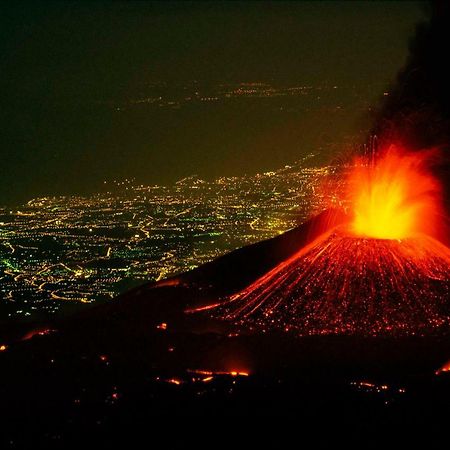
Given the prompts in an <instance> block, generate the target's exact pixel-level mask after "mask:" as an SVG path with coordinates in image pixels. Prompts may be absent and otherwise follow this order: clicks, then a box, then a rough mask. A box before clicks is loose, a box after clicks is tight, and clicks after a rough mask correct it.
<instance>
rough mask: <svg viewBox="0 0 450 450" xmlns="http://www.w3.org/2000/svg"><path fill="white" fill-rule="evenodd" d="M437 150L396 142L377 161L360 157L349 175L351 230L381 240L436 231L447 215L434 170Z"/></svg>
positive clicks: (432, 233)
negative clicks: (408, 148)
mask: <svg viewBox="0 0 450 450" xmlns="http://www.w3.org/2000/svg"><path fill="white" fill-rule="evenodd" d="M434 155H435V152H433V151H424V152H417V153H410V154H408V153H405V152H404V151H401V150H400V149H399V147H396V146H391V147H390V148H388V149H387V150H386V151H385V153H384V154H383V155H382V157H381V158H380V159H379V160H378V161H377V162H376V163H375V164H371V165H369V164H365V161H364V160H363V159H357V160H356V161H355V164H354V166H353V169H352V171H351V172H350V176H349V180H348V197H349V201H350V205H351V210H352V213H353V216H354V218H353V224H352V231H353V232H354V233H355V234H356V235H358V236H366V237H370V238H377V239H405V238H409V237H411V236H413V235H416V234H417V233H424V234H428V235H435V234H436V233H437V228H438V227H437V225H438V221H439V219H440V218H442V217H443V214H442V208H441V206H440V204H441V200H440V197H441V188H440V184H439V183H438V181H437V180H436V179H435V178H434V177H433V176H432V175H431V173H430V171H429V164H430V161H432V159H433V156H434Z"/></svg>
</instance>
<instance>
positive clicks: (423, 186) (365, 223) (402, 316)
mask: <svg viewBox="0 0 450 450" xmlns="http://www.w3.org/2000/svg"><path fill="white" fill-rule="evenodd" d="M432 157H433V152H428V151H425V152H416V153H410V154H409V153H407V152H404V151H401V150H400V149H399V147H395V146H391V147H390V148H388V149H387V150H386V151H384V152H383V153H382V154H381V156H379V158H378V159H377V160H376V161H375V162H374V163H370V164H369V163H367V162H366V161H365V160H364V159H356V160H355V161H354V164H353V165H352V168H351V170H350V173H349V176H348V180H347V191H348V192H347V198H346V199H345V201H346V203H347V205H349V210H350V212H349V214H348V216H349V221H348V223H345V224H340V225H338V226H336V227H334V228H332V229H329V230H328V231H327V232H326V233H324V234H322V235H321V236H320V237H319V238H317V239H316V240H315V241H313V242H312V243H310V244H309V245H307V246H306V247H304V248H302V249H300V250H299V251H298V252H297V253H296V254H295V255H294V256H292V257H291V258H289V259H288V260H286V261H284V262H282V263H281V264H279V265H278V266H276V267H275V268H274V269H272V270H271V271H270V272H268V273H267V274H266V275H264V276H262V277H261V278H259V279H258V280H256V281H255V282H253V283H252V284H251V285H250V286H248V287H247V288H245V289H243V290H242V291H240V292H238V293H237V294H235V295H233V296H232V297H230V298H227V299H226V300H225V301H223V302H222V303H220V304H219V306H217V307H214V308H212V309H210V310H209V311H208V313H209V314H210V315H211V316H212V317H215V318H220V319H223V320H227V321H231V322H232V323H233V324H234V325H236V326H237V327H238V328H240V329H244V330H245V329H247V330H248V329H256V330H260V331H266V330H271V329H275V330H277V329H278V330H282V331H293V332H296V333H298V334H300V335H312V334H358V335H371V336H376V335H415V334H419V335H421V334H429V333H436V332H438V331H442V330H448V329H450V328H449V325H450V307H449V301H448V297H449V295H448V294H449V290H450V289H449V288H450V249H449V248H448V247H447V246H446V245H444V244H443V243H441V242H440V241H439V240H438V234H437V230H438V229H439V227H438V225H439V223H438V222H439V220H442V219H443V217H444V216H443V213H442V209H441V207H440V184H439V182H438V181H437V180H436V179H435V178H434V177H433V176H432V175H431V171H430V170H429V162H430V159H432Z"/></svg>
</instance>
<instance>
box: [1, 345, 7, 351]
mask: <svg viewBox="0 0 450 450" xmlns="http://www.w3.org/2000/svg"><path fill="white" fill-rule="evenodd" d="M7 348H8V347H7V346H6V345H0V352H4V351H5V350H6V349H7Z"/></svg>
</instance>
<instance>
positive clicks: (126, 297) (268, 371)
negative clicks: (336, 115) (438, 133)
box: [0, 212, 450, 448]
mask: <svg viewBox="0 0 450 450" xmlns="http://www.w3.org/2000/svg"><path fill="white" fill-rule="evenodd" d="M335 218H336V216H335V214H334V213H332V212H326V213H323V214H322V215H321V216H319V217H316V218H314V219H312V220H310V221H308V222H306V223H305V224H303V225H300V226H299V227H298V228H295V229H293V230H290V231H288V232H287V233H285V234H283V235H280V236H277V237H275V238H273V239H270V240H267V241H263V242H260V243H257V244H254V245H250V246H248V247H244V248H242V249H239V250H236V251H234V252H231V253H229V254H228V255H225V256H223V257H221V258H219V259H217V260H215V261H212V262H211V263H208V264H206V265H204V266H201V267H199V268H197V269H194V270H193V271H190V272H188V273H185V274H181V275H179V276H176V277H173V278H171V279H168V280H164V281H161V282H158V283H149V284H146V285H143V286H141V287H139V288H136V289H133V290H131V291H129V292H127V293H125V294H123V295H121V296H119V297H118V298H117V299H115V300H114V301H110V302H108V303H106V304H103V305H99V306H97V307H94V308H89V309H86V310H85V311H82V312H80V313H78V314H75V315H73V316H71V317H67V318H65V319H59V320H54V321H53V322H51V323H47V324H34V325H32V326H31V328H32V329H31V330H30V329H23V328H20V329H16V330H12V331H11V330H10V332H9V333H7V330H6V329H4V330H2V332H3V335H4V337H3V338H2V340H1V341H0V342H1V343H2V344H3V346H4V347H3V351H1V352H0V371H1V373H2V383H1V386H0V396H1V398H2V402H1V404H0V418H2V423H3V424H4V430H5V431H6V432H5V438H6V439H7V440H6V442H8V443H9V442H17V443H24V444H27V445H28V446H29V447H31V445H29V444H33V446H35V444H36V443H37V442H38V443H40V444H46V445H41V446H42V447H43V448H44V447H45V448H50V447H49V446H48V445H47V444H48V443H49V442H50V443H51V442H54V436H58V439H59V442H63V443H64V444H66V443H71V442H73V436H75V435H77V436H81V437H82V438H83V439H86V438H87V437H89V439H92V437H94V438H96V439H99V440H100V441H101V442H102V443H103V442H104V441H105V439H107V440H110V441H115V440H116V438H117V436H118V437H122V438H123V437H125V438H126V439H129V435H130V430H135V428H136V424H142V425H140V426H138V430H139V429H140V431H139V432H140V433H142V434H143V435H144V436H147V435H148V430H149V424H153V428H152V433H154V432H155V431H156V432H158V430H163V428H160V426H161V425H164V424H166V425H167V424H169V426H170V432H167V433H166V432H164V439H166V440H167V439H172V437H171V436H172V435H174V434H176V433H173V430H174V425H173V424H174V418H176V417H177V416H178V417H188V416H197V415H198V416H201V417H203V419H202V424H203V425H204V420H205V417H207V418H208V417H210V416H211V417H213V418H214V419H213V420H214V421H216V422H215V423H219V424H222V423H224V422H223V420H222V419H221V420H218V421H217V418H219V417H220V416H224V417H242V416H247V415H250V416H255V417H257V416H258V415H259V417H265V415H266V414H269V415H281V416H283V417H284V416H286V417H291V418H295V423H296V426H293V427H290V429H292V430H295V431H296V432H297V429H298V423H302V424H304V429H307V428H308V426H309V424H310V423H319V422H320V423H324V421H325V423H329V424H335V423H336V418H337V417H338V418H339V417H346V419H345V420H347V419H348V420H349V421H350V422H346V421H345V420H344V424H343V429H346V427H347V426H348V423H351V424H352V426H353V427H354V428H355V427H356V426H359V427H360V428H361V427H363V426H365V424H366V423H367V420H369V421H371V423H376V424H382V423H384V422H383V421H384V420H385V418H386V414H387V410H386V403H385V402H390V401H395V402H394V405H395V409H392V410H390V412H389V411H388V414H390V416H389V417H390V419H389V420H390V421H391V422H392V424H394V425H395V426H396V427H397V426H398V427H399V428H404V427H405V426H406V425H408V426H409V425H410V424H411V423H412V422H413V421H414V420H415V417H420V418H422V412H423V411H424V410H426V411H432V412H433V414H432V415H430V418H429V423H430V424H432V425H433V427H434V426H435V425H436V423H439V421H440V420H441V421H443V420H446V419H447V417H448V401H447V400H448V395H449V393H450V379H449V378H448V377H447V376H446V372H442V374H440V375H435V372H436V370H438V369H440V368H441V367H443V365H444V364H445V363H446V361H448V359H449V355H450V340H449V335H448V334H447V333H444V330H446V325H447V324H448V307H447V305H446V301H447V299H448V278H449V277H448V275H449V273H448V267H449V265H448V249H447V248H446V247H445V246H443V245H442V244H440V243H439V242H437V241H435V240H434V239H432V238H429V237H425V236H418V237H417V238H414V239H410V240H406V241H401V242H399V241H391V240H376V239H365V238H357V237H355V236H350V235H348V234H347V233H346V232H345V228H344V229H343V228H334V229H333V231H332V232H328V233H325V234H324V233H323V227H325V228H328V226H327V223H329V222H333V223H334V221H335ZM217 303H219V305H218V306H213V305H217ZM199 310H200V311H201V312H197V313H187V311H199ZM269 311H272V312H269ZM390 327H391V328H390ZM286 328H287V331H288V332H285V331H286ZM280 330H281V332H280ZM13 331H14V332H13ZM374 335H376V336H374ZM418 374H419V376H418ZM436 378H437V379H438V380H437V381H438V382H439V384H436V380H435V379H436ZM368 381H369V382H368ZM377 383H378V384H377ZM37 386H38V387H39V388H38V389H37V388H36V387H37ZM378 386H381V387H378ZM431 387H433V389H434V390H433V389H431ZM361 389H362V391H361V392H360V390H361ZM366 389H371V390H373V392H372V391H371V392H370V393H369V394H368V393H367V392H365V390H366ZM378 396H381V397H378ZM411 405H412V406H411ZM324 411H325V412H327V413H328V416H327V417H325V418H324ZM360 411H365V415H361V413H360ZM36 412H38V413H36ZM211 414H212V415H211ZM158 421H159V422H158ZM182 421H184V419H182ZM355 424H356V425H355ZM344 425H345V426H344ZM377 427H378V428H379V429H383V428H382V427H381V425H380V426H378V425H377ZM24 429H25V430H27V433H24V432H23V430H24ZM194 429H195V431H196V433H195V439H197V438H198V434H197V427H195V428H194ZM361 429H362V428H361ZM362 434H363V435H364V433H363V432H362ZM274 435H276V438H277V442H278V440H279V436H283V435H284V434H283V433H278V432H276V433H275V434H274ZM181 436H182V439H183V446H181V447H180V448H184V447H185V435H184V434H181ZM261 436H262V437H263V438H264V439H265V437H266V435H265V434H263V435H261ZM287 436H289V438H292V435H287ZM286 439H288V438H287V437H286ZM332 439H333V445H334V435H333V436H332ZM252 442H254V437H253V436H252ZM290 442H292V440H290ZM5 448H6V445H5ZM174 448H176V447H174Z"/></svg>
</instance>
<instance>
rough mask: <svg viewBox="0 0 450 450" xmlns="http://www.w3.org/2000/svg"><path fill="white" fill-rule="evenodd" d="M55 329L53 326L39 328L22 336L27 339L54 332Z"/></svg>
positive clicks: (24, 339)
mask: <svg viewBox="0 0 450 450" xmlns="http://www.w3.org/2000/svg"><path fill="white" fill-rule="evenodd" d="M54 331H56V330H52V329H51V328H38V329H36V330H31V331H29V332H28V333H27V334H26V335H25V336H24V337H23V338H22V341H27V340H28V339H32V338H33V337H35V336H45V335H47V334H50V333H53V332H54Z"/></svg>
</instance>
